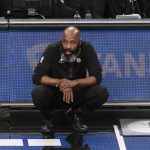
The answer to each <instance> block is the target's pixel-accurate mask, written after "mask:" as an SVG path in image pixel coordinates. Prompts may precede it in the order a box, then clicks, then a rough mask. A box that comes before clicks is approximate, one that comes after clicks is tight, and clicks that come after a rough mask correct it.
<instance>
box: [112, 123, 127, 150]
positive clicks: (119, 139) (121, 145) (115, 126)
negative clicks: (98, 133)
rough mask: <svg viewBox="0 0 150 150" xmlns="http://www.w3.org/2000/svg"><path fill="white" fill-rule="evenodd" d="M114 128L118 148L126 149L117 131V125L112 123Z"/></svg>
mask: <svg viewBox="0 0 150 150" xmlns="http://www.w3.org/2000/svg"><path fill="white" fill-rule="evenodd" d="M114 130H115V134H116V137H117V141H118V144H119V148H120V150H126V145H125V142H124V139H123V136H121V135H120V132H119V129H118V126H117V125H114Z"/></svg>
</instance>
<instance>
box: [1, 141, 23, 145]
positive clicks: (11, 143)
mask: <svg viewBox="0 0 150 150" xmlns="http://www.w3.org/2000/svg"><path fill="white" fill-rule="evenodd" d="M0 146H23V141H22V139H0Z"/></svg>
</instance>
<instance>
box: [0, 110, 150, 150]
mask: <svg viewBox="0 0 150 150" xmlns="http://www.w3.org/2000/svg"><path fill="white" fill-rule="evenodd" d="M138 111H139V110H138ZM116 112H118V114H117V113H116ZM141 112H144V110H142V111H141ZM145 112H146V115H147V114H148V116H149V115H150V114H149V111H148V112H147V111H145ZM138 113H139V112H138ZM135 114H136V116H137V112H136V113H135V111H133V113H130V114H129V113H127V115H126V116H125V115H124V113H123V114H121V111H120V110H119V111H118V110H117V111H116V110H115V113H113V112H112V111H110V113H109V112H108V111H102V110H101V111H100V112H97V113H95V112H94V113H93V114H91V115H90V114H88V115H87V119H88V121H87V120H85V122H86V124H87V125H88V127H89V131H88V132H87V133H82V132H81V133H80V132H75V131H72V128H71V125H69V124H68V122H67V121H66V120H65V118H64V116H63V113H58V114H57V113H56V114H55V117H56V119H57V121H55V122H54V124H55V132H54V133H53V134H48V135H42V134H41V132H40V128H41V125H42V124H43V122H42V120H41V116H40V114H39V112H36V111H25V110H23V112H22V111H20V110H19V111H14V110H13V111H12V112H11V114H10V117H9V118H8V119H6V120H0V150H149V149H150V136H123V134H122V131H121V126H120V123H119V120H120V119H123V118H124V117H125V118H128V117H130V118H131V117H132V118H134V117H135ZM139 114H142V113H139ZM59 115H60V116H59ZM114 116H115V117H114ZM148 116H145V118H146V117H147V119H148ZM143 117H144V115H143V116H142V118H143ZM149 119H150V118H149ZM66 129H67V130H66Z"/></svg>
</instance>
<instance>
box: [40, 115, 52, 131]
mask: <svg viewBox="0 0 150 150" xmlns="http://www.w3.org/2000/svg"><path fill="white" fill-rule="evenodd" d="M43 120H44V126H42V127H41V132H42V134H50V133H52V132H53V125H52V120H51V119H45V118H44V119H43Z"/></svg>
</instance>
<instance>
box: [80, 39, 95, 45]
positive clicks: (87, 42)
mask: <svg viewBox="0 0 150 150" xmlns="http://www.w3.org/2000/svg"><path fill="white" fill-rule="evenodd" d="M81 44H82V45H83V46H91V45H92V44H91V42H89V41H84V40H82V41H81Z"/></svg>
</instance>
